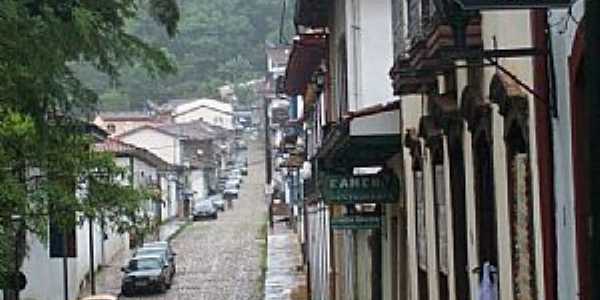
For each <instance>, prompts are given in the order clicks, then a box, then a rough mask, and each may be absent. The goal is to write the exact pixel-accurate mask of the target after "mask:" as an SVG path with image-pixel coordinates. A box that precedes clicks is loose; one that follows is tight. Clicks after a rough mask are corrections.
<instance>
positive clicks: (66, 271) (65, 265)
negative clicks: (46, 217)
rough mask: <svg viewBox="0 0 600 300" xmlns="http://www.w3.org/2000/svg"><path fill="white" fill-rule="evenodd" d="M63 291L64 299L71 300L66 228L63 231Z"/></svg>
mask: <svg viewBox="0 0 600 300" xmlns="http://www.w3.org/2000/svg"><path fill="white" fill-rule="evenodd" d="M63 247H64V248H63V257H62V260H63V292H64V300H69V261H68V259H69V258H68V249H69V243H68V235H67V231H66V230H64V233H63Z"/></svg>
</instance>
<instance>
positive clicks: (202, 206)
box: [192, 200, 218, 221]
mask: <svg viewBox="0 0 600 300" xmlns="http://www.w3.org/2000/svg"><path fill="white" fill-rule="evenodd" d="M217 217H218V212H217V208H216V207H215V205H214V204H213V203H212V201H210V200H202V201H200V202H198V203H196V205H194V209H193V211H192V218H193V220H194V221H198V220H200V219H216V218H217Z"/></svg>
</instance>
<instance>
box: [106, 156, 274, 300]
mask: <svg viewBox="0 0 600 300" xmlns="http://www.w3.org/2000/svg"><path fill="white" fill-rule="evenodd" d="M249 146H250V149H249V152H248V162H249V165H248V171H249V172H248V176H245V177H244V181H243V183H242V186H241V190H240V196H239V199H237V200H235V201H234V202H233V209H228V210H226V211H225V212H221V213H220V214H219V218H218V219H217V220H214V221H201V222H194V223H193V224H192V225H190V226H188V227H187V228H185V230H183V231H182V232H181V233H180V234H179V235H178V236H177V237H176V238H175V239H174V240H173V241H172V245H173V248H174V251H175V252H176V253H177V257H176V263H177V273H176V274H175V277H174V278H173V285H172V287H171V289H170V290H168V291H167V292H166V293H165V294H150V295H144V296H136V297H134V298H126V297H121V298H120V299H156V300H158V299H161V300H162V299H165V300H187V299H190V300H191V299H194V300H213V299H214V300H238V299H239V300H253V299H257V300H258V299H261V297H262V294H263V292H262V285H263V284H262V283H263V282H262V280H263V278H262V277H261V263H262V253H263V252H262V251H263V250H262V249H264V248H263V247H264V246H265V243H264V233H262V232H263V231H264V226H266V225H265V224H266V211H267V209H266V205H265V201H264V163H263V161H264V159H263V157H264V154H263V153H264V152H262V149H261V148H260V147H259V146H257V145H255V144H251V145H249ZM261 235H263V239H261ZM122 260H123V259H122ZM120 263H121V262H119V261H118V259H117V260H116V262H115V264H112V265H111V266H110V267H109V269H108V270H105V271H104V272H102V273H103V276H100V277H101V278H99V280H98V286H99V288H98V292H112V293H115V294H117V293H119V290H120V280H121V274H120V272H119V268H120V266H121V265H120Z"/></svg>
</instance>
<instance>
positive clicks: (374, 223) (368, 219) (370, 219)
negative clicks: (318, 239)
mask: <svg viewBox="0 0 600 300" xmlns="http://www.w3.org/2000/svg"><path fill="white" fill-rule="evenodd" d="M330 225H331V228H332V229H334V230H350V229H363V230H367V229H378V228H380V227H381V218H380V217H377V216H361V215H354V216H341V217H334V218H331V221H330Z"/></svg>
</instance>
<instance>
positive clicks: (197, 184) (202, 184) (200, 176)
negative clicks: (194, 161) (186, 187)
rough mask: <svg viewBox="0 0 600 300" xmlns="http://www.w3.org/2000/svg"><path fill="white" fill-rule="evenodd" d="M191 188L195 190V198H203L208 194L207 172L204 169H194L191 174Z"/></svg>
mask: <svg viewBox="0 0 600 300" xmlns="http://www.w3.org/2000/svg"><path fill="white" fill-rule="evenodd" d="M190 179H191V184H190V185H191V190H192V192H194V199H202V198H205V197H206V195H208V188H207V184H208V183H207V182H206V172H205V171H204V169H199V170H192V172H191V174H190Z"/></svg>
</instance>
